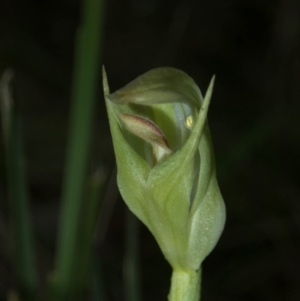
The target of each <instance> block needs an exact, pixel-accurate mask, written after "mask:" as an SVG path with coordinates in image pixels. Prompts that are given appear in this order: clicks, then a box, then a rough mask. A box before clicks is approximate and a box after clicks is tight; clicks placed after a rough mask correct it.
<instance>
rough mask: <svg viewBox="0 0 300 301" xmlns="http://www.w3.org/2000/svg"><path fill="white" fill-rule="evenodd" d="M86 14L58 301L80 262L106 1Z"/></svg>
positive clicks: (88, 4)
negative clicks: (79, 243)
mask: <svg viewBox="0 0 300 301" xmlns="http://www.w3.org/2000/svg"><path fill="white" fill-rule="evenodd" d="M82 11H83V20H82V25H81V27H80V29H79V31H78V35H77V41H76V49H75V65H74V78H73V86H72V103H71V116H70V136H69V141H68V149H67V156H66V160H67V161H66V169H65V178H64V185H63V191H62V208H61V218H60V227H59V233H58V235H59V236H58V247H57V248H58V249H57V258H56V273H55V287H56V288H55V295H54V300H55V301H58V300H69V299H70V298H71V297H70V294H71V291H72V273H73V271H74V265H75V264H76V261H77V259H76V258H75V256H74V250H75V248H76V243H77V230H78V227H79V220H80V210H81V208H82V207H81V204H82V201H83V194H84V186H85V179H86V175H87V169H88V155H89V150H90V142H91V134H92V127H93V120H94V114H93V113H94V108H95V99H96V97H95V95H96V90H97V87H98V85H97V81H98V77H97V76H98V69H99V59H100V50H101V47H100V40H101V25H102V19H103V18H102V17H103V1H101V0H84V1H83V10H82ZM73 288H74V287H73Z"/></svg>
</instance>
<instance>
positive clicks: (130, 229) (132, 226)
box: [123, 209, 141, 301]
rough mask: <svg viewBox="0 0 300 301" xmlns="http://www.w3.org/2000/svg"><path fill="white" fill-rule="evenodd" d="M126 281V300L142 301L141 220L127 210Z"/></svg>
mask: <svg viewBox="0 0 300 301" xmlns="http://www.w3.org/2000/svg"><path fill="white" fill-rule="evenodd" d="M125 225H126V233H125V258H124V267H123V268H124V280H125V285H124V287H125V300H127V301H140V300H141V285H140V278H141V277H140V258H139V228H140V227H139V226H140V222H139V220H138V219H137V218H136V217H135V215H133V213H132V212H131V211H129V210H128V209H126V224H125Z"/></svg>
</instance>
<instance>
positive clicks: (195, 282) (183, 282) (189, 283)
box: [168, 268, 201, 301]
mask: <svg viewBox="0 0 300 301" xmlns="http://www.w3.org/2000/svg"><path fill="white" fill-rule="evenodd" d="M200 282H201V269H200V270H199V271H194V270H183V269H177V268H175V269H173V273H172V278H171V290H170V293H169V298H168V300H169V301H199V300H200Z"/></svg>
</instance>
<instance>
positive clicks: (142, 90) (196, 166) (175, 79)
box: [103, 68, 225, 301]
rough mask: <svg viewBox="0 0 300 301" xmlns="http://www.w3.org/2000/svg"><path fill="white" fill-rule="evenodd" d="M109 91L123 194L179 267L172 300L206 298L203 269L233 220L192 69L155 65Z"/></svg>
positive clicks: (205, 106) (209, 92) (206, 99)
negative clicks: (202, 292) (220, 183)
mask: <svg viewBox="0 0 300 301" xmlns="http://www.w3.org/2000/svg"><path fill="white" fill-rule="evenodd" d="M103 83H104V93H105V99H106V106H107V112H108V117H109V123H110V129H111V134H112V139H113V145H114V151H115V155H116V162H117V170H118V174H117V181H118V187H119V190H120V193H121V195H122V197H123V199H124V201H125V202H126V204H127V205H128V207H129V209H130V210H131V211H132V212H133V213H134V214H135V215H136V216H137V217H138V218H139V219H140V220H141V221H142V222H143V223H144V224H145V225H146V226H147V227H148V229H149V230H150V231H151V232H152V234H153V235H154V237H155V239H156V241H157V242H158V244H159V246H160V248H161V250H162V252H163V254H164V256H165V258H166V260H167V261H168V262H169V263H170V265H171V266H172V268H173V275H172V286H171V291H170V295H169V300H174V301H175V300H178V301H179V300H180V301H183V300H188V301H191V300H192V301H194V300H195V301H196V300H199V287H200V284H199V282H200V267H201V263H202V261H203V260H204V259H205V257H206V256H207V255H208V254H209V253H210V252H211V250H212V249H213V248H214V247H215V245H216V243H217V241H218V239H219V237H220V235H221V233H222V231H223V227H224V223H225V206H224V202H223V199H222V196H221V193H220V190H219V187H218V183H217V179H216V171H215V162H214V153H213V147H212V142H211V137H210V132H209V128H208V125H207V117H206V116H207V110H208V106H209V102H210V99H211V95H212V90H213V84H214V79H212V81H211V83H210V85H209V87H208V90H207V92H206V94H205V97H204V98H203V97H202V95H201V92H200V90H199V88H198V86H197V85H196V83H195V82H194V80H193V79H192V78H191V77H189V76H188V75H187V74H186V73H184V72H182V71H180V70H177V69H174V68H157V69H153V70H151V71H149V72H147V73H145V74H143V75H141V76H139V77H138V78H136V79H135V80H133V81H132V82H131V83H129V84H128V85H126V86H125V87H124V88H122V89H120V90H118V91H116V92H115V93H112V94H110V92H109V88H108V83H107V78H106V74H105V71H104V73H103Z"/></svg>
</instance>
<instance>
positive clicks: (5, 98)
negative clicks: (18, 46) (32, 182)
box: [0, 70, 37, 300]
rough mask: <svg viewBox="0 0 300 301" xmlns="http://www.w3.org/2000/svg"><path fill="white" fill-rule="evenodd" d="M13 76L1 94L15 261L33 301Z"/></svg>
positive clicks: (24, 295)
mask: <svg viewBox="0 0 300 301" xmlns="http://www.w3.org/2000/svg"><path fill="white" fill-rule="evenodd" d="M12 76H13V73H12V70H7V71H5V72H4V74H3V76H2V79H1V83H0V87H1V88H0V91H1V113H2V129H3V137H4V145H5V161H6V170H7V184H8V196H9V211H10V222H11V228H12V234H13V236H12V240H13V253H14V258H13V259H14V260H13V261H14V264H15V269H16V274H17V281H18V286H19V287H18V289H19V293H20V297H21V299H22V300H33V299H34V296H35V293H36V288H37V276H36V270H35V266H34V251H33V249H34V248H33V233H32V228H31V225H30V216H29V197H28V190H27V185H26V179H25V171H24V165H25V163H24V157H23V148H22V138H21V125H20V118H19V116H18V113H17V110H16V105H15V103H14V100H13V98H12V93H11V91H10V82H11V79H12Z"/></svg>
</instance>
